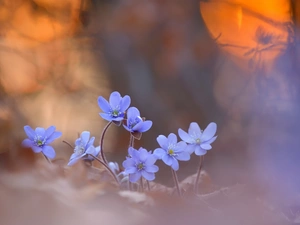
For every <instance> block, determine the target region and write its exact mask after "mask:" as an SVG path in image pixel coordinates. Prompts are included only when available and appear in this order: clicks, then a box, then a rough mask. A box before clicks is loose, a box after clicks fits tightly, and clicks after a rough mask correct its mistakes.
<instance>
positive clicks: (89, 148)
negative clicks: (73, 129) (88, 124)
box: [68, 131, 100, 166]
mask: <svg viewBox="0 0 300 225" xmlns="http://www.w3.org/2000/svg"><path fill="white" fill-rule="evenodd" d="M94 140H95V137H91V138H90V132H88V131H83V132H82V133H81V135H80V138H78V139H77V140H76V141H75V148H74V153H73V154H72V155H71V157H70V161H69V163H68V166H72V165H73V164H74V163H76V162H77V161H78V160H79V159H87V160H93V159H94V158H93V157H91V156H89V154H90V155H93V156H95V157H97V156H98V155H99V152H100V146H98V147H96V148H95V147H94V145H93V144H94Z"/></svg>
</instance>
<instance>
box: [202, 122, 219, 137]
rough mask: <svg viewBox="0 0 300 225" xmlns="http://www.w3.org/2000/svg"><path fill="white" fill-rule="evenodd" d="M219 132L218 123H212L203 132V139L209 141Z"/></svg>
mask: <svg viewBox="0 0 300 225" xmlns="http://www.w3.org/2000/svg"><path fill="white" fill-rule="evenodd" d="M216 132H217V124H216V123H210V124H208V126H207V127H206V128H205V130H204V131H203V134H202V136H201V141H208V140H209V139H211V138H212V137H213V136H214V135H215V134H216Z"/></svg>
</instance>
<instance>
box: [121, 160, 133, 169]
mask: <svg viewBox="0 0 300 225" xmlns="http://www.w3.org/2000/svg"><path fill="white" fill-rule="evenodd" d="M122 166H123V167H124V168H125V169H126V168H129V167H134V166H135V160H134V159H132V158H128V159H126V160H125V161H124V162H123V163H122Z"/></svg>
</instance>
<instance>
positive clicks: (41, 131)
mask: <svg viewBox="0 0 300 225" xmlns="http://www.w3.org/2000/svg"><path fill="white" fill-rule="evenodd" d="M35 133H36V134H37V135H39V136H41V137H42V138H44V137H45V129H44V128H42V127H37V128H35Z"/></svg>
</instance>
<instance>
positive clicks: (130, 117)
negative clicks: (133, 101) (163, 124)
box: [123, 107, 152, 133]
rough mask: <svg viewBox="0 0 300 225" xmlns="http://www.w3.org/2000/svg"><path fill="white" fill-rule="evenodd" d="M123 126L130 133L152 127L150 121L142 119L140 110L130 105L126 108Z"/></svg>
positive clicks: (144, 130)
mask: <svg viewBox="0 0 300 225" xmlns="http://www.w3.org/2000/svg"><path fill="white" fill-rule="evenodd" d="M123 126H124V128H125V129H126V130H128V131H129V132H131V133H135V132H138V133H143V132H146V131H148V130H149V129H150V128H151V127H152V121H150V120H146V121H144V120H143V119H142V117H141V116H140V111H139V110H138V109H137V108H136V107H130V108H129V109H128V110H127V120H126V124H123Z"/></svg>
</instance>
